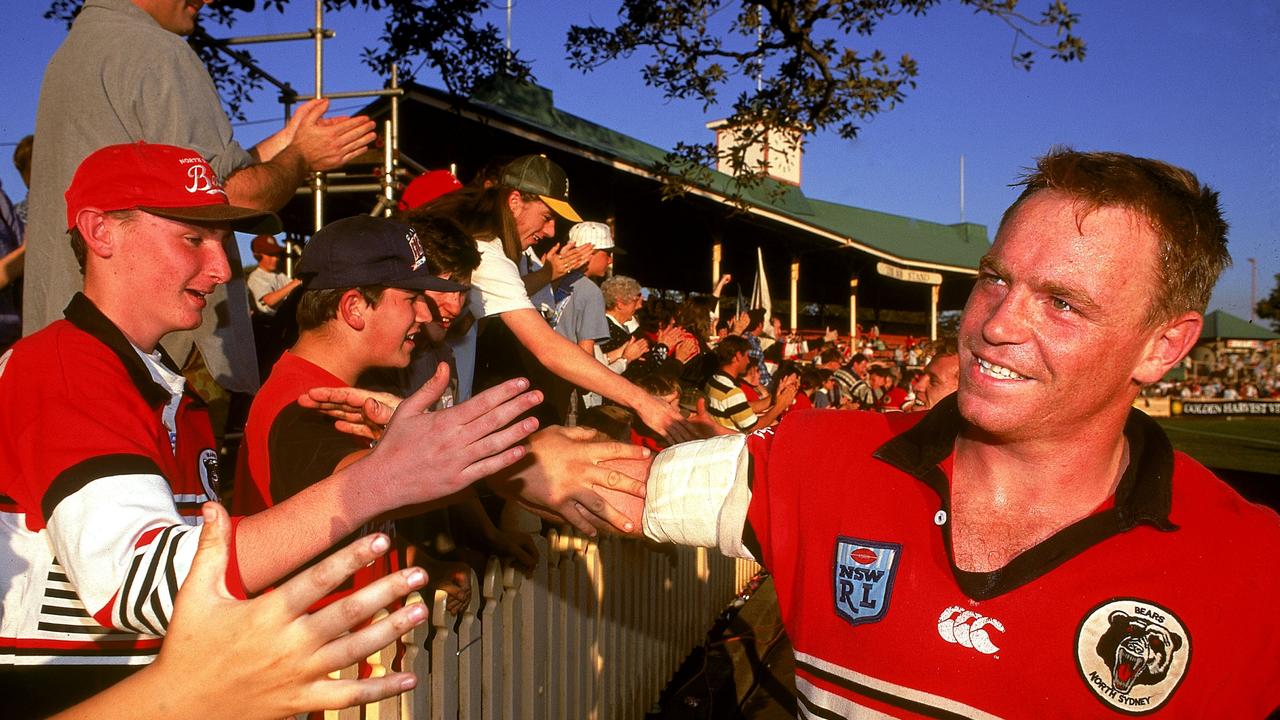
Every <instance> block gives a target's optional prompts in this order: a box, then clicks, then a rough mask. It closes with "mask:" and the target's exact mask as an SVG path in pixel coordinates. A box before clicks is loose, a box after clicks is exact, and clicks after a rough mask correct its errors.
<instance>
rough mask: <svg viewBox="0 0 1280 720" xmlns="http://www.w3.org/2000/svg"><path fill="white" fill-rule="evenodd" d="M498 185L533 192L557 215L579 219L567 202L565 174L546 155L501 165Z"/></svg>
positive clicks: (528, 157)
mask: <svg viewBox="0 0 1280 720" xmlns="http://www.w3.org/2000/svg"><path fill="white" fill-rule="evenodd" d="M501 182H502V184H503V185H504V186H506V187H509V188H511V189H513V190H519V191H521V192H527V193H532V194H534V195H537V196H538V197H539V198H540V199H541V200H542V202H544V203H546V204H547V207H549V208H551V209H552V210H553V211H554V212H555V213H556V214H557V215H559V216H560V217H562V218H564V219H566V220H570V221H572V222H582V217H581V216H579V215H578V212H577V211H576V210H574V209H573V206H571V205H570V204H569V176H568V175H565V174H564V170H563V169H561V168H560V166H559V165H557V164H555V163H553V162H551V160H549V159H548V158H547V156H546V155H525V156H524V157H518V158H516V159H515V160H512V161H511V162H509V163H507V166H506V167H504V168H502V180H501Z"/></svg>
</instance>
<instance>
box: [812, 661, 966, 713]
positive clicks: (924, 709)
mask: <svg viewBox="0 0 1280 720" xmlns="http://www.w3.org/2000/svg"><path fill="white" fill-rule="evenodd" d="M796 667H798V668H800V669H802V670H804V671H805V672H806V673H808V674H810V675H812V676H814V677H816V678H818V679H820V680H823V681H825V682H828V683H830V684H832V685H837V686H839V687H842V688H844V689H845V690H848V691H850V692H854V693H857V694H859V695H862V696H864V697H868V698H871V699H872V700H878V701H880V702H882V703H884V704H886V705H892V706H893V707H897V708H902V709H903V710H910V711H911V712H913V713H916V714H919V715H924V716H925V717H931V718H945V719H946V720H966V717H965V716H964V715H960V714H959V713H953V712H951V711H949V710H943V709H942V708H938V707H934V706H932V705H926V704H924V703H922V702H917V701H915V700H908V699H906V698H904V697H899V696H898V695H893V694H891V693H888V692H885V691H884V690H879V689H877V688H873V687H869V686H867V685H863V684H862V683H858V682H854V681H852V680H850V679H848V678H844V677H841V676H839V675H836V674H834V673H830V672H827V671H826V670H819V669H818V668H816V667H814V666H812V665H810V664H809V663H806V662H801V661H800V660H796ZM797 695H799V696H800V697H801V699H802V700H803V698H804V695H801V694H800V693H797ZM805 705H806V707H807V706H808V705H809V703H805Z"/></svg>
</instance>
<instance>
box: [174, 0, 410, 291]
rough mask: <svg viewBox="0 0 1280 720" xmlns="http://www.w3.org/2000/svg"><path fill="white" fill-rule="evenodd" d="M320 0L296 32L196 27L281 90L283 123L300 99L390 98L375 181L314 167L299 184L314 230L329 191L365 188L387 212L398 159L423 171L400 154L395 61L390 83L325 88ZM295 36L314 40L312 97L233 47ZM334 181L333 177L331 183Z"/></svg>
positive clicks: (379, 211) (326, 34) (325, 34)
mask: <svg viewBox="0 0 1280 720" xmlns="http://www.w3.org/2000/svg"><path fill="white" fill-rule="evenodd" d="M324 15H325V9H324V0H315V26H314V27H311V28H308V29H306V30H303V31H299V32H288V33H272V34H267V35H244V36H239V37H229V38H215V37H211V36H209V35H208V34H207V33H205V32H204V31H203V30H200V31H197V32H199V33H200V35H201V39H202V40H204V41H206V42H207V43H208V44H209V47H211V48H213V49H214V50H216V51H218V52H221V53H222V54H223V55H225V56H226V57H228V58H230V59H231V60H234V61H235V62H236V63H238V64H240V65H241V66H242V67H244V68H246V69H247V70H249V72H251V73H253V74H255V75H256V76H257V77H259V78H261V79H262V80H264V81H266V82H267V83H269V84H271V85H273V86H275V87H276V88H277V89H278V90H279V91H280V103H281V104H282V105H283V106H284V122H285V123H288V122H289V118H290V117H291V116H292V114H293V106H294V105H295V104H296V103H298V102H305V101H308V100H313V99H316V98H327V99H330V100H338V99H347V98H376V97H386V98H389V100H390V106H391V107H390V114H389V118H388V119H387V120H384V121H382V137H383V151H382V173H381V177H379V179H378V182H376V183H375V182H345V181H349V180H360V179H361V178H360V176H358V175H352V174H350V173H346V172H342V171H337V172H316V173H312V175H311V178H310V179H309V180H308V181H307V184H306V185H305V186H300V187H299V188H298V190H297V194H300V195H306V194H310V195H311V196H312V232H315V231H317V230H319V229H320V228H321V227H323V226H324V223H325V200H326V199H327V197H328V196H329V195H330V194H344V193H363V192H372V193H376V194H377V196H378V202H377V203H376V204H375V206H374V208H373V210H371V211H370V213H369V214H370V215H384V216H390V215H391V212H392V210H393V209H394V208H395V202H396V193H397V189H398V188H397V186H396V183H397V180H399V179H400V177H401V175H402V174H407V173H408V171H407V170H404V169H402V168H401V167H400V164H401V161H402V160H403V161H404V162H405V164H407V165H410V166H412V167H413V168H414V169H415V170H416V171H417V172H422V170H423V168H422V166H421V165H419V164H418V163H416V162H414V161H413V160H412V159H411V158H402V157H401V155H400V99H401V98H402V97H403V96H404V88H402V87H400V78H399V67H398V66H397V65H396V64H392V66H391V77H390V82H389V83H388V87H384V88H378V89H376V90H353V91H342V92H330V93H325V91H324V43H325V41H327V40H332V39H333V38H334V37H335V36H336V35H337V33H336V32H335V31H334V30H331V29H329V28H326V27H325V25H324ZM299 40H311V41H312V42H313V46H312V47H313V52H314V55H315V92H314V93H313V94H312V95H310V96H303V95H299V94H298V91H297V90H296V89H294V87H293V86H292V85H291V84H289V83H288V82H287V81H284V80H281V79H279V78H278V77H276V76H274V75H272V74H271V73H269V72H267V71H266V70H264V69H263V68H262V67H261V66H260V65H258V63H257V62H255V61H254V60H253V58H252V57H250V56H249V55H248V54H247V53H245V52H243V51H240V50H236V49H235V47H234V46H236V45H252V44H261V43H277V42H295V41H299ZM334 181H337V182H334ZM286 242H287V243H289V244H292V242H291V241H286ZM294 255H295V254H294V253H289V254H288V256H287V263H286V268H285V272H286V273H288V274H290V275H292V274H293V258H294Z"/></svg>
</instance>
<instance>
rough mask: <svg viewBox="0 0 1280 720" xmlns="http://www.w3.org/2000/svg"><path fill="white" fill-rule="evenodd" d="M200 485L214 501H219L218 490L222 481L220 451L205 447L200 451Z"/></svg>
mask: <svg viewBox="0 0 1280 720" xmlns="http://www.w3.org/2000/svg"><path fill="white" fill-rule="evenodd" d="M199 462H200V485H202V486H203V487H204V494H205V495H206V496H208V498H209V499H210V500H212V501H214V502H219V500H218V491H219V490H220V489H221V485H222V484H221V482H220V481H219V479H218V453H216V452H214V450H213V448H205V449H204V450H201V451H200V460H199Z"/></svg>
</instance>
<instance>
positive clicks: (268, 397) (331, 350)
mask: <svg viewBox="0 0 1280 720" xmlns="http://www.w3.org/2000/svg"><path fill="white" fill-rule="evenodd" d="M417 227H418V228H421V229H422V230H423V234H419V233H418V232H417V230H415V229H414V228H413V227H410V226H409V225H406V224H404V223H401V222H398V221H395V220H389V219H386V218H375V217H368V216H355V217H350V218H345V219H343V220H338V221H337V222H333V223H330V224H329V225H327V226H325V227H324V228H323V229H321V230H320V231H319V232H317V233H316V234H315V236H314V237H313V238H312V239H311V241H310V242H309V243H308V244H307V246H306V248H305V249H304V250H303V253H302V259H301V260H300V261H299V264H298V274H299V276H300V277H301V278H302V279H304V280H305V285H304V289H303V291H302V295H301V297H300V298H299V300H298V311H297V312H298V341H297V342H296V343H295V344H294V346H293V347H292V348H290V349H289V350H288V351H286V352H285V353H284V355H282V356H281V358H280V360H279V361H278V362H277V363H276V364H275V366H274V367H273V368H272V370H271V375H270V376H269V377H268V378H267V381H266V383H264V384H263V386H262V390H261V391H260V392H259V393H258V394H257V396H256V397H254V400H253V405H252V406H251V407H250V409H249V419H248V421H247V422H246V424H245V445H246V448H247V450H248V454H249V472H250V475H251V476H252V478H253V481H252V485H253V489H254V490H255V491H256V492H257V493H258V496H259V498H260V501H261V502H262V505H261V507H271V506H272V505H275V504H276V503H279V502H282V501H284V500H285V499H287V498H290V497H292V496H294V495H296V494H297V493H298V492H300V491H301V490H303V489H305V488H307V487H310V486H311V485H313V484H315V483H317V482H319V481H320V480H323V479H324V478H325V477H326V476H328V475H329V474H330V473H332V472H333V471H334V470H335V469H337V468H339V467H342V466H345V465H346V464H349V463H351V462H353V461H354V460H356V459H358V458H359V457H361V456H363V455H364V454H367V453H368V451H369V444H368V442H367V441H365V440H363V439H360V438H355V437H354V436H351V435H347V434H345V433H341V432H339V431H337V430H336V429H334V426H333V422H332V420H331V419H330V418H328V417H327V416H325V415H322V414H320V413H318V412H315V411H314V410H308V409H306V408H303V407H302V406H300V405H299V404H298V402H297V400H298V397H299V396H300V395H303V394H305V393H306V392H307V391H308V390H310V389H312V388H316V387H343V386H345V387H352V386H355V384H356V380H357V378H359V377H360V375H361V374H362V373H364V372H365V371H366V370H370V369H372V368H403V367H405V366H407V365H408V364H409V359H410V356H411V354H412V352H413V350H414V346H415V338H417V336H418V335H419V334H420V333H423V331H424V330H425V326H426V324H427V323H428V322H431V321H433V320H436V319H437V316H439V319H441V320H443V321H444V322H445V323H446V324H447V323H448V322H449V321H450V320H452V319H453V318H454V317H456V316H457V314H458V312H460V310H461V306H462V298H463V294H464V293H465V292H466V291H467V289H468V286H467V284H466V283H467V281H468V278H469V277H470V274H471V271H472V270H474V269H475V266H476V265H478V264H479V262H480V256H479V253H477V252H476V249H475V243H474V242H473V241H472V240H471V238H470V237H468V236H467V235H466V234H465V233H463V232H462V230H461V229H460V228H458V226H457V225H455V224H454V223H453V222H451V221H449V220H444V219H440V218H435V219H431V220H428V221H422V222H419V223H418V224H417ZM428 297H429V298H430V299H428ZM245 489H246V490H248V489H249V488H247V487H246V488H245ZM237 492H239V490H237ZM239 502H240V501H239V500H237V505H238V506H239ZM245 509H248V510H256V509H258V508H250V507H246V508H245Z"/></svg>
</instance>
